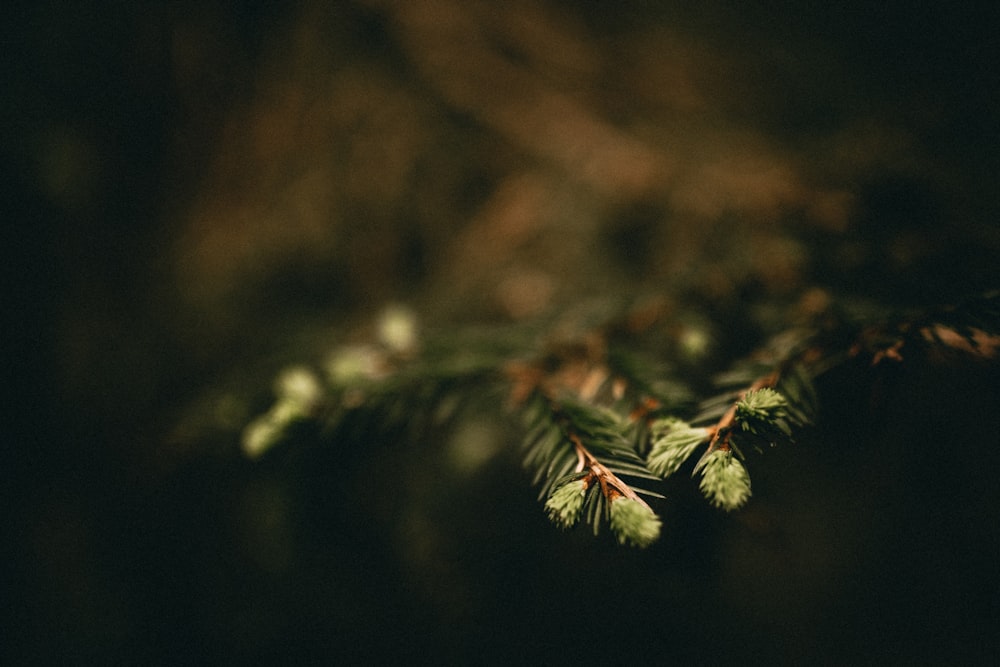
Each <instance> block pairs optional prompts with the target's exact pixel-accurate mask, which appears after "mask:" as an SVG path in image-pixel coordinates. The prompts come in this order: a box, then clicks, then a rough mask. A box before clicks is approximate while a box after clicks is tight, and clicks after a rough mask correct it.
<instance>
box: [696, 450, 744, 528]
mask: <svg viewBox="0 0 1000 667" xmlns="http://www.w3.org/2000/svg"><path fill="white" fill-rule="evenodd" d="M700 468H701V475H702V477H701V484H700V485H699V488H701V492H702V493H703V494H705V497H706V498H708V499H709V500H710V501H711V503H712V504H713V505H715V506H716V507H721V508H722V509H724V510H726V511H727V512H729V511H732V510H734V509H738V508H739V507H741V506H742V505H743V504H744V503H746V501H747V500H748V499H749V498H750V475H749V473H747V469H746V468H745V467H743V464H742V463H740V461H739V459H737V458H736V457H734V456H733V455H732V452H730V451H726V450H722V449H719V450H716V451H714V452H712V453H711V454H709V455H708V456H706V457H705V458H704V459H703V460H702V462H701V463H700Z"/></svg>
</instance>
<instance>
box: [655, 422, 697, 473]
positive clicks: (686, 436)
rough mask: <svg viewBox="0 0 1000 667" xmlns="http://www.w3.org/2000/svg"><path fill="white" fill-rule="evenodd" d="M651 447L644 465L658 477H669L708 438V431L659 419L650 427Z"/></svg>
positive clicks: (682, 423)
mask: <svg viewBox="0 0 1000 667" xmlns="http://www.w3.org/2000/svg"><path fill="white" fill-rule="evenodd" d="M652 438H653V445H652V448H651V449H650V450H649V456H648V457H647V460H646V463H647V465H648V466H649V469H650V470H651V471H652V472H653V473H655V474H657V475H659V476H660V477H664V478H666V477H669V476H670V475H672V474H674V473H675V472H677V469H678V468H680V467H681V465H682V464H683V463H684V462H685V461H686V460H687V459H688V458H689V457H690V456H691V454H692V452H694V450H695V448H697V447H698V445H700V444H701V443H703V442H705V440H706V439H707V438H708V429H705V428H703V427H698V428H692V427H691V426H690V425H688V424H687V423H686V422H683V421H680V420H677V419H669V418H668V419H661V420H658V421H656V422H654V423H653V425H652Z"/></svg>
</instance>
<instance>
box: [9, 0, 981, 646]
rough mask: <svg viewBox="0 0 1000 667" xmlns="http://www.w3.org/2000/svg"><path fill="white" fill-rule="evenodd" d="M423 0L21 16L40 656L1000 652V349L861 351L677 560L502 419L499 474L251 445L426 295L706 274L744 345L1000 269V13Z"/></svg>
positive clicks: (432, 445) (19, 505) (683, 284)
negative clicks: (255, 418) (524, 444)
mask: <svg viewBox="0 0 1000 667" xmlns="http://www.w3.org/2000/svg"><path fill="white" fill-rule="evenodd" d="M413 4H417V3H413ZM407 7H408V6H407V3H402V4H396V3H392V2H375V1H373V2H360V3H346V2H345V3H340V2H335V3H328V6H327V5H324V4H323V3H317V4H315V5H313V4H310V3H300V4H296V5H289V6H286V7H282V8H281V9H277V8H272V7H271V6H270V5H269V4H267V3H224V2H223V3H183V2H178V3H165V2H134V3H87V2H82V3H61V2H49V3H44V2H43V3H30V4H29V3H15V4H14V5H12V6H10V7H7V8H6V9H5V10H4V13H5V14H6V15H7V17H8V18H7V19H5V20H4V21H3V22H2V25H3V27H2V29H0V30H2V36H0V40H2V44H3V46H4V52H5V57H4V58H3V59H2V60H3V64H2V65H0V67H2V72H3V75H2V80H3V84H4V86H3V89H4V95H3V101H2V102H0V114H2V123H0V127H2V130H0V132H2V144H3V151H4V158H5V159H4V174H3V176H4V177H3V191H4V199H5V204H7V205H6V206H5V209H6V210H7V213H6V218H7V224H6V225H5V226H4V229H5V239H4V244H3V245H4V247H5V249H6V250H7V253H6V254H7V255H8V258H7V260H6V261H5V270H6V278H7V279H6V284H7V285H8V288H7V290H6V293H7V298H6V299H5V302H6V304H7V305H6V307H5V310H6V312H7V313H8V322H7V324H6V326H5V331H6V335H5V343H6V347H7V355H6V358H7V366H8V378H9V379H8V382H7V387H8V392H9V397H8V401H7V403H8V409H7V411H6V413H7V416H8V420H7V422H8V428H7V429H5V430H6V432H7V435H6V436H5V437H4V438H3V440H4V442H5V444H6V445H7V446H6V447H5V455H4V462H3V465H2V468H3V472H2V475H3V489H4V494H5V497H4V501H3V506H4V508H5V509H6V510H7V512H8V515H9V516H8V517H6V518H5V522H4V525H5V527H6V528H7V530H6V531H5V533H6V534H7V538H8V539H7V540H6V545H7V546H6V547H5V548H4V549H5V551H4V553H3V562H4V563H5V567H4V570H3V577H4V585H5V589H6V591H5V593H4V595H3V599H4V601H5V605H4V607H5V615H4V619H3V622H4V631H3V636H4V639H3V649H2V650H3V656H4V657H5V658H6V659H8V660H9V661H10V662H11V663H13V664H39V663H41V664H44V663H66V662H70V663H75V664H79V663H86V662H95V663H96V662H100V663H149V664H191V663H197V662H247V663H257V664H259V663H265V664H266V663H278V662H282V663H285V662H291V661H309V662H322V663H333V664H342V663H343V664H351V663H356V664H357V663H369V664H370V663H373V662H379V661H400V660H409V659H418V658H420V657H426V659H429V660H432V661H433V662H435V663H444V664H449V663H458V664H468V663H481V662H486V663H511V662H524V663H529V664H560V663H570V662H579V661H582V660H604V661H612V662H625V661H631V660H634V661H639V660H646V661H656V662H664V663H665V662H670V661H677V662H681V663H691V664H699V663H706V664H708V663H711V664H724V663H734V662H737V661H739V662H752V663H758V662H760V663H765V662H766V663H779V664H780V663H789V664H801V663H802V662H806V661H811V662H819V663H824V664H865V663H876V662H877V663H879V664H942V663H950V664H958V663H964V664H990V663H995V662H996V660H997V643H996V639H995V632H994V631H993V629H994V627H995V625H996V622H997V621H998V620H1000V619H998V609H997V604H998V602H997V601H998V592H1000V591H998V586H997V584H998V582H997V567H996V559H997V556H998V555H1000V554H998V546H1000V545H998V531H997V526H998V521H997V519H998V517H997V510H996V508H997V500H998V498H997V484H996V482H995V477H994V474H993V467H994V463H995V450H996V447H997V445H998V444H1000V442H998V436H997V433H998V432H1000V431H998V427H1000V417H998V412H1000V411H998V410H997V409H996V408H997V406H998V405H1000V396H998V391H997V389H998V386H997V385H998V383H997V381H996V380H997V376H996V369H995V366H989V365H982V364H977V363H972V362H966V361H957V362H954V363H950V364H943V365H942V364H934V363H931V362H930V361H929V360H927V359H923V358H921V357H919V356H914V357H913V358H910V359H907V363H905V364H903V365H901V366H900V367H898V368H893V369H892V370H891V371H889V372H887V373H886V374H884V375H879V374H877V373H875V372H873V371H871V370H870V369H867V368H864V367H860V366H859V367H854V366H851V365H848V366H847V367H845V368H843V369H840V370H838V371H836V372H835V373H832V374H831V375H830V376H828V377H826V378H824V379H823V381H822V382H821V383H820V390H821V397H822V399H823V416H822V419H821V421H820V423H819V425H818V426H817V427H816V428H815V429H813V430H810V431H809V432H808V433H807V434H806V435H805V436H804V437H803V438H802V439H801V440H800V442H799V443H798V444H797V445H796V446H795V447H794V448H785V449H781V450H776V451H773V452H769V453H768V454H767V456H766V457H764V458H762V459H759V460H755V461H754V462H753V464H752V465H751V474H752V476H753V480H754V491H755V495H754V499H753V500H752V502H751V503H750V505H749V506H748V507H747V508H746V509H745V510H742V511H741V512H739V513H737V514H734V515H732V516H723V515H720V514H719V513H717V512H715V511H712V510H711V509H710V508H708V507H706V503H704V502H703V501H702V500H701V499H700V498H699V497H698V496H697V490H696V489H694V488H693V486H694V485H693V484H690V483H687V482H686V481H685V480H680V481H679V482H678V483H676V484H673V485H671V486H669V494H668V495H669V501H668V502H667V503H665V504H664V505H663V506H662V507H659V508H658V509H661V510H662V512H663V516H664V521H665V525H664V536H663V539H662V540H661V542H660V543H659V544H657V545H655V546H654V547H653V548H651V549H649V550H647V551H642V552H637V551H632V550H627V549H622V548H619V547H617V546H615V545H614V544H612V541H611V540H610V539H608V538H607V536H603V537H601V538H599V539H597V540H594V539H591V538H590V536H589V535H587V534H585V533H584V532H580V533H576V532H574V533H568V534H567V533H560V532H559V531H557V530H554V529H553V528H552V527H551V526H550V525H549V524H548V522H547V521H546V519H545V517H544V514H543V512H542V511H541V509H540V507H539V505H538V503H537V502H535V500H534V492H533V491H532V489H531V488H530V486H529V483H528V479H527V476H526V474H525V473H523V472H522V471H521V470H520V468H519V465H518V460H517V454H516V452H515V451H513V449H514V448H513V447H510V448H508V447H506V444H507V443H510V444H512V445H513V444H516V443H517V441H518V437H519V436H518V431H517V430H516V427H514V426H512V425H511V423H509V422H510V420H508V419H507V418H506V417H505V416H504V415H503V413H502V410H499V409H496V406H488V405H482V406H480V408H481V411H479V412H475V413H474V414H473V416H472V417H470V418H468V419H467V420H466V422H465V423H466V424H472V425H473V426H474V427H475V428H478V429H480V430H479V431H475V432H476V433H482V434H483V435H482V437H483V438H486V440H487V441H488V442H490V443H493V445H491V446H492V447H493V449H489V450H488V451H489V452H490V454H489V460H488V463H489V465H482V466H473V467H471V468H461V467H456V466H454V465H451V466H449V464H448V461H449V460H450V459H449V456H452V454H453V453H454V450H455V447H460V446H461V443H463V442H466V440H463V439H462V437H461V434H462V433H467V431H462V430H461V428H460V427H456V429H457V431H456V432H457V433H458V434H457V435H456V432H440V433H429V434H425V435H424V437H423V438H417V439H416V441H409V442H404V441H402V439H401V440H400V441H399V442H372V443H356V442H351V443H339V445H340V446H338V447H331V446H330V444H329V443H326V444H322V443H318V442H316V441H315V439H314V438H310V437H307V436H308V434H305V436H304V437H303V438H302V439H301V442H297V443H292V445H290V446H288V447H285V448H282V449H280V450H278V451H275V452H273V453H272V454H271V455H269V456H268V457H266V458H264V459H263V460H261V461H258V462H251V461H248V460H246V459H245V458H244V457H242V455H241V454H240V450H239V432H238V431H239V427H240V426H241V425H242V424H243V423H245V422H246V421H247V420H248V419H249V418H250V417H252V415H253V414H256V413H258V412H260V411H262V410H263V409H265V408H266V406H267V401H268V388H269V386H270V383H271V378H272V377H273V374H274V372H275V371H276V370H277V369H278V368H280V367H281V366H282V365H283V364H285V363H288V362H292V361H315V360H317V359H318V358H319V356H320V355H321V354H322V353H323V352H324V350H326V349H329V348H330V347H332V346H333V345H334V344H336V343H337V342H340V341H344V340H350V339H351V338H352V337H353V336H359V337H362V338H363V337H364V336H365V335H366V329H365V324H364V323H365V322H368V321H370V319H371V317H372V316H373V315H374V314H375V313H377V312H378V310H379V309H380V308H381V307H382V306H383V305H384V304H385V303H388V302H391V301H404V302H407V303H409V304H412V305H413V307H414V308H415V310H416V312H417V313H418V316H419V317H420V318H421V322H424V323H426V324H427V326H429V327H433V328H435V329H437V330H439V331H440V330H448V329H450V328H455V329H456V330H457V329H460V328H461V327H463V326H466V325H468V324H470V323H477V324H486V325H487V326H494V325H496V326H499V325H501V324H509V323H511V322H520V321H530V320H531V319H532V318H535V317H540V316H544V315H547V314H550V313H552V312H559V311H562V310H565V309H568V308H570V307H572V306H574V305H575V304H577V303H579V302H580V301H581V300H582V299H585V298H590V297H591V296H593V295H598V296H602V297H606V298H607V299H610V300H612V301H614V300H623V301H624V300H625V299H626V298H627V297H631V296H633V295H634V294H636V293H646V294H667V295H669V296H670V297H671V298H676V299H677V300H678V303H682V304H684V305H683V307H680V310H681V312H682V313H683V314H685V315H690V316H691V317H695V318H697V319H699V321H706V322H708V323H709V327H710V330H712V331H714V332H716V339H717V341H718V343H717V347H716V349H715V350H714V352H713V356H712V358H711V359H710V360H709V361H708V362H706V365H707V366H717V367H724V366H725V365H726V364H727V363H728V362H729V361H731V360H732V359H733V358H734V357H736V356H738V355H739V354H742V353H743V352H745V351H746V350H747V349H748V348H749V347H752V345H753V343H754V341H755V340H756V337H759V336H760V335H761V334H762V333H763V332H764V331H766V330H768V329H778V328H780V326H781V325H780V322H783V321H785V320H786V319H789V318H791V317H792V316H793V314H794V312H795V308H796V306H795V304H796V303H799V299H800V297H801V296H802V295H803V294H807V293H810V291H811V290H812V292H811V293H813V294H815V293H817V292H816V290H818V291H819V293H821V294H823V295H825V296H826V297H828V298H830V299H831V300H833V301H841V300H843V301H844V302H849V303H858V302H863V303H865V304H868V306H867V307H869V308H870V307H871V305H870V304H876V305H877V307H876V308H875V309H874V310H875V312H876V313H878V314H881V313H882V312H885V313H888V312H890V311H892V310H893V309H896V308H908V307H914V306H917V307H921V306H933V305H937V304H942V303H950V302H953V301H954V300H957V299H959V298H961V297H962V296H965V295H968V294H974V293H977V292H980V291H983V290H986V289H989V288H995V287H996V286H997V271H996V258H997V256H998V255H997V251H998V250H1000V233H998V229H997V225H996V222H995V221H996V214H997V211H998V195H997V188H996V183H995V179H996V173H997V167H998V165H1000V159H998V158H1000V141H998V127H1000V125H998V117H997V109H998V106H997V103H998V98H997V92H998V91H997V76H996V72H997V65H998V44H997V37H996V35H997V34H1000V33H998V30H997V28H998V22H997V18H998V16H997V9H996V8H995V7H994V5H993V4H992V3H950V4H942V5H939V6H933V7H924V6H915V5H914V4H913V3H880V4H879V5H878V6H868V5H863V4H860V3H859V5H858V6H856V7H852V6H844V5H837V6H836V7H828V6H827V5H826V3H777V4H771V5H768V7H767V8H764V7H762V6H757V5H748V6H744V7H742V8H739V9H732V8H729V7H728V6H727V4H726V3H698V4H697V6H688V5H687V4H685V3H676V4H668V3H651V2H648V3H647V2H626V3H614V5H613V6H612V5H611V3H600V4H599V3H562V2H548V3H540V4H535V3H527V2H525V3H512V4H511V5H510V6H509V7H507V6H506V5H505V7H506V9H505V10H504V11H503V12H501V11H499V10H497V9H494V8H492V7H490V6H489V5H484V4H478V3H449V2H440V3H431V4H428V5H427V6H426V7H425V8H422V9H420V10H414V9H413V8H412V7H410V8H407ZM525 286H527V288H525ZM525 294H528V296H525ZM535 297H537V298H535ZM762 313H763V314H762ZM768 313H771V315H768ZM774 313H777V314H776V315H775V314H774ZM775 320H776V321H777V322H779V324H775ZM710 370H712V369H711V368H706V369H699V370H698V373H702V374H704V373H706V372H708V371H710ZM699 377H700V376H699ZM682 379H683V378H682ZM455 443H458V444H455Z"/></svg>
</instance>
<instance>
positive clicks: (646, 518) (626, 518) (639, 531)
mask: <svg viewBox="0 0 1000 667" xmlns="http://www.w3.org/2000/svg"><path fill="white" fill-rule="evenodd" d="M611 530H612V531H614V533H615V536H616V537H617V538H618V543H619V544H631V545H634V546H637V547H648V546H649V545H650V544H652V543H653V542H655V541H656V540H657V538H659V537H660V517H658V516H656V513H655V512H653V510H651V509H650V508H649V505H646V504H645V503H643V502H641V501H639V500H635V499H634V498H626V497H624V496H619V497H617V498H615V499H614V500H612V501H611Z"/></svg>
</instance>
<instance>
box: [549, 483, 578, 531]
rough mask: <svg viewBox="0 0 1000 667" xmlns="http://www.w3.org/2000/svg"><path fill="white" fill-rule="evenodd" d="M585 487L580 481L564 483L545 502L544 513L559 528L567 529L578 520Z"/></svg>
mask: <svg viewBox="0 0 1000 667" xmlns="http://www.w3.org/2000/svg"><path fill="white" fill-rule="evenodd" d="M586 493H587V486H586V484H584V481H583V480H582V479H577V480H573V481H570V482H566V483H565V484H563V485H561V486H559V487H558V488H556V489H555V490H554V491H552V493H551V494H549V499H548V500H546V501H545V511H546V512H547V513H548V515H549V518H550V519H551V520H552V521H553V523H555V524H556V525H558V526H559V527H560V528H569V527H570V526H573V525H574V524H576V522H577V521H579V520H580V512H581V511H582V510H583V501H584V497H585V496H586Z"/></svg>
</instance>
